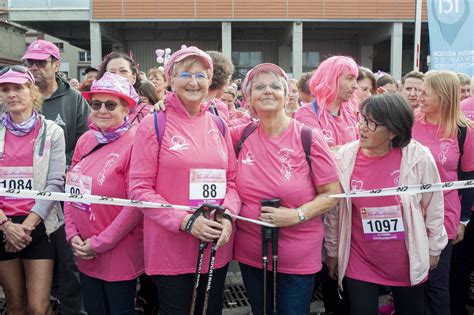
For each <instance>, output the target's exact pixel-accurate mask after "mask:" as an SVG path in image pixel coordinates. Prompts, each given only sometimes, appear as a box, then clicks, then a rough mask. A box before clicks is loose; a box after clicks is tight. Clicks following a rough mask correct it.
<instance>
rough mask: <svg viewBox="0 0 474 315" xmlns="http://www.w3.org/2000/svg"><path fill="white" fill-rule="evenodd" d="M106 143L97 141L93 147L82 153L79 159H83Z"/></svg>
mask: <svg viewBox="0 0 474 315" xmlns="http://www.w3.org/2000/svg"><path fill="white" fill-rule="evenodd" d="M106 144H107V143H98V144H96V146H95V147H93V148H92V149H91V150H90V151H89V152H87V153H86V154H84V155H83V156H82V157H81V159H80V160H79V161H82V160H83V159H85V158H86V157H87V156H89V155H91V154H92V153H94V152H95V151H97V150H99V149H100V148H102V147H103V146H104V145H106Z"/></svg>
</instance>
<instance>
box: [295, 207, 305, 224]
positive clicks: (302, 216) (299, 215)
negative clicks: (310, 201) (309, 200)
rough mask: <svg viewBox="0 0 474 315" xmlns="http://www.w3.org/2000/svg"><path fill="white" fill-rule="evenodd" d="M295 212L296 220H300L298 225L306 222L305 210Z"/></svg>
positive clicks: (299, 209)
mask: <svg viewBox="0 0 474 315" xmlns="http://www.w3.org/2000/svg"><path fill="white" fill-rule="evenodd" d="M296 211H298V218H299V219H300V223H302V222H304V221H306V216H305V213H306V211H307V210H306V209H305V208H298V209H296Z"/></svg>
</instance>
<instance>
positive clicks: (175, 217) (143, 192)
mask: <svg viewBox="0 0 474 315" xmlns="http://www.w3.org/2000/svg"><path fill="white" fill-rule="evenodd" d="M153 120H154V116H153V115H148V116H147V117H145V118H144V119H143V120H142V122H141V123H140V125H139V126H138V130H137V133H136V135H135V140H134V143H133V148H132V158H131V162H130V172H129V191H130V194H129V195H130V196H129V197H130V198H131V199H134V200H142V201H150V202H157V203H166V204H167V203H168V202H167V201H166V200H165V199H164V198H163V197H162V196H161V195H160V194H158V193H157V192H156V189H155V183H156V176H157V170H158V153H159V149H160V147H159V143H158V139H157V137H156V133H155V129H154V125H153V123H154V121H153ZM141 211H142V212H143V214H144V215H145V216H146V217H147V218H149V219H150V220H152V221H153V222H155V223H156V224H159V225H161V226H163V227H164V228H166V229H168V230H170V231H172V232H176V233H178V232H179V231H180V225H181V222H182V221H183V219H184V218H185V217H186V215H187V213H186V212H184V211H179V210H172V209H165V210H163V209H150V208H141Z"/></svg>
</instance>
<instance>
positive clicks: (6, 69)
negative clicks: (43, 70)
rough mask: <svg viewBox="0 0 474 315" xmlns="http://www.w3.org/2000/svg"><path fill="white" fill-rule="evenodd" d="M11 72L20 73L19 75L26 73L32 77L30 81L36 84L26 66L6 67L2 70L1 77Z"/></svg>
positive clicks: (0, 71)
mask: <svg viewBox="0 0 474 315" xmlns="http://www.w3.org/2000/svg"><path fill="white" fill-rule="evenodd" d="M10 70H11V71H15V72H19V73H26V74H28V77H30V81H31V82H35V78H34V77H33V76H32V75H31V73H30V72H29V71H28V68H26V67H24V66H20V65H15V66H8V67H5V68H3V69H2V70H0V75H4V74H5V73H7V72H8V71H10Z"/></svg>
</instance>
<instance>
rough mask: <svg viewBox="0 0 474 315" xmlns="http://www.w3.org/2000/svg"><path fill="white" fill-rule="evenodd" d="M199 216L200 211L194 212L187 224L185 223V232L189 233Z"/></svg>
mask: <svg viewBox="0 0 474 315" xmlns="http://www.w3.org/2000/svg"><path fill="white" fill-rule="evenodd" d="M201 214H202V211H201V210H199V209H198V210H196V211H194V213H193V214H192V215H191V217H190V218H189V220H188V223H186V227H185V228H184V230H185V231H186V232H188V233H191V230H192V228H193V225H194V222H196V219H197V217H198V216H200V215H201Z"/></svg>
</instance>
